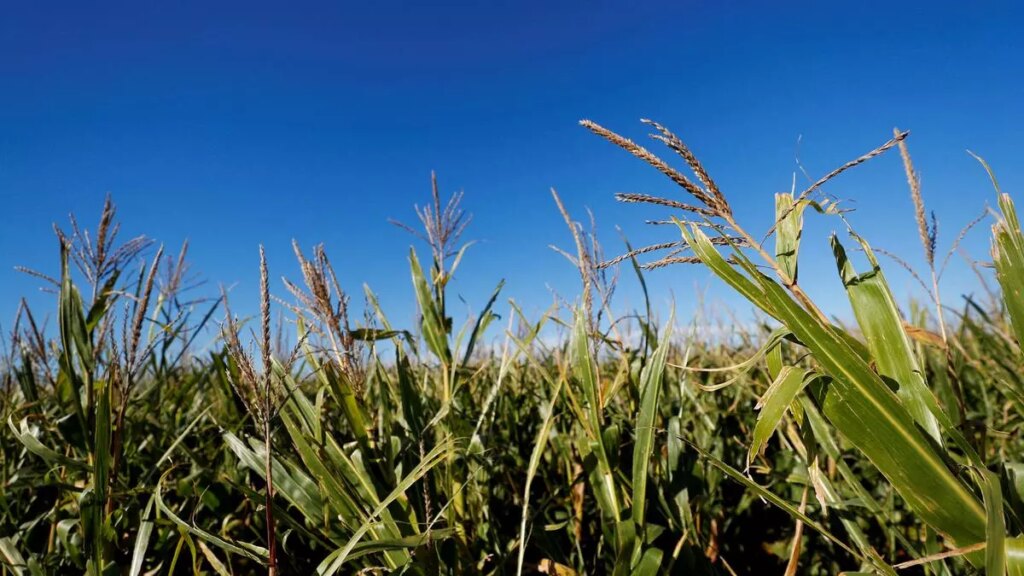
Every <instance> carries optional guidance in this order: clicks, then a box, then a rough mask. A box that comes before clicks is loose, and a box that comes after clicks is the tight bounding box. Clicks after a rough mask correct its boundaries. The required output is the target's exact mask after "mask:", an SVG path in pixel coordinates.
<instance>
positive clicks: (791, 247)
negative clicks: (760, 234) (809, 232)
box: [775, 193, 807, 282]
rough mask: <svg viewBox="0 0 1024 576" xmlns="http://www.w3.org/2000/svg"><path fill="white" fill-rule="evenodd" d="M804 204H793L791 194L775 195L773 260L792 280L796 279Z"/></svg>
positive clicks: (805, 204)
mask: <svg viewBox="0 0 1024 576" xmlns="http://www.w3.org/2000/svg"><path fill="white" fill-rule="evenodd" d="M806 206H807V203H806V202H800V203H798V204H797V205H796V206H794V205H793V195H792V194H789V193H786V194H776V195H775V218H776V223H775V260H776V261H778V263H779V267H781V268H782V270H783V271H784V272H785V273H786V276H789V279H790V280H792V281H794V282H796V279H797V255H798V253H799V252H800V236H801V234H802V233H803V227H804V208H805V207H806Z"/></svg>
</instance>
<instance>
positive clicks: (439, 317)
mask: <svg viewBox="0 0 1024 576" xmlns="http://www.w3.org/2000/svg"><path fill="white" fill-rule="evenodd" d="M409 268H410V269H411V270H412V284H413V288H414V289H415V292H416V303H417V305H418V306H419V309H420V315H421V316H422V323H421V327H422V329H423V339H424V340H425V341H426V343H427V347H428V348H430V351H431V352H433V353H434V355H435V356H437V358H438V359H439V360H441V362H442V363H443V364H444V365H445V366H450V365H451V362H452V354H451V350H450V349H449V348H448V327H447V322H446V320H445V318H444V313H443V312H442V311H441V310H440V309H438V307H437V303H436V301H435V300H434V296H433V292H432V291H431V290H430V284H429V283H428V282H427V278H426V276H424V275H423V268H422V267H421V266H420V261H419V259H418V258H417V257H416V251H415V250H412V249H410V250H409Z"/></svg>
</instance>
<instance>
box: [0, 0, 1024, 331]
mask: <svg viewBox="0 0 1024 576" xmlns="http://www.w3.org/2000/svg"><path fill="white" fill-rule="evenodd" d="M101 4H102V6H98V5H95V4H93V3H80V2H76V3H71V2H10V3H7V4H6V5H5V6H4V7H3V8H2V13H0V206H2V213H3V225H2V226H0V307H2V309H3V310H6V311H7V312H4V313H3V314H2V315H0V322H2V323H3V324H4V325H9V318H10V317H11V316H12V315H13V312H14V308H15V304H16V301H17V298H18V297H19V296H21V295H23V294H28V295H33V301H34V302H38V303H39V306H44V305H46V303H47V299H46V297H44V296H40V295H39V294H38V292H37V290H36V289H37V287H38V285H39V282H38V281H36V280H35V279H32V278H28V277H24V276H22V275H20V274H18V273H16V272H14V271H13V267H14V266H15V265H17V264H24V265H29V266H32V267H36V268H39V269H42V270H44V271H47V272H51V273H53V272H55V271H56V268H57V258H56V242H55V241H53V240H52V233H51V231H50V223H51V222H54V221H57V222H60V223H66V221H67V220H66V215H67V213H68V212H71V211H74V212H75V213H77V214H79V215H80V217H81V219H82V220H84V221H86V222H87V223H89V225H90V226H92V225H94V222H95V219H96V217H97V213H98V210H99V206H100V204H101V202H102V198H103V196H104V195H105V194H106V193H107V192H112V193H113V195H114V197H115V199H116V201H117V202H118V205H119V207H120V215H121V217H122V219H123V221H124V232H123V234H124V236H125V237H128V236H129V235H131V234H136V233H145V234H147V235H149V236H151V237H153V238H155V239H157V240H159V241H161V242H165V243H166V244H168V246H169V247H174V248H176V247H177V246H178V245H179V244H180V243H181V241H182V240H183V239H185V238H189V239H190V241H191V243H192V249H193V251H192V255H193V261H194V266H195V269H196V270H197V271H199V272H200V273H202V275H203V276H205V277H206V278H207V279H209V280H210V284H209V285H208V286H207V287H206V288H205V290H207V291H208V292H210V293H215V292H216V286H217V284H218V283H225V284H232V283H237V288H236V293H237V295H238V297H237V299H238V307H242V308H245V307H251V305H252V303H254V302H255V291H256V279H257V246H258V244H259V243H261V242H262V243H264V244H266V246H267V250H268V255H269V258H270V264H271V268H272V274H273V275H275V276H279V275H281V274H284V275H290V276H292V277H294V276H295V273H296V269H295V266H294V263H293V258H292V256H291V252H290V244H289V242H290V240H291V239H292V238H296V239H298V240H299V241H300V242H301V243H302V244H303V245H304V246H307V247H309V246H311V245H312V244H314V243H316V242H321V241H322V242H325V243H326V245H327V248H328V251H329V253H330V254H331V255H332V256H333V259H334V262H335V266H336V267H337V268H338V269H339V272H340V274H341V276H342V278H343V281H344V283H345V284H346V286H347V287H348V288H349V289H350V290H352V291H354V292H357V293H358V292H359V291H360V287H361V284H362V283H363V282H367V283H369V284H370V285H371V286H372V287H373V288H374V289H375V290H376V291H377V292H378V293H379V294H380V296H381V298H382V300H383V303H384V305H385V307H386V308H387V309H388V310H389V311H390V312H391V313H392V315H393V316H394V320H395V321H396V322H397V323H399V324H404V325H409V323H410V320H411V319H412V317H413V310H412V303H413V300H412V292H411V290H410V288H409V280H408V268H407V264H406V261H405V258H406V252H407V249H408V246H409V244H410V243H411V241H412V239H411V237H410V236H408V235H406V234H405V233H403V232H402V231H400V230H398V229H397V228H394V227H393V226H390V225H389V224H387V222H386V221H387V219H388V218H389V217H393V218H398V219H402V220H405V221H412V220H414V218H415V217H414V215H413V212H412V206H413V204H415V203H417V202H420V203H422V202H423V201H425V200H426V199H427V198H428V194H429V174H430V171H431V170H436V171H437V172H438V174H439V177H440V181H441V185H442V188H443V190H444V192H446V193H447V192H451V191H454V190H458V189H463V190H465V192H466V198H465V205H466V208H467V209H468V210H469V211H471V212H473V213H474V214H475V220H474V222H473V224H472V226H471V227H470V229H469V231H468V233H467V238H470V239H476V240H479V241H480V242H479V244H478V245H477V246H475V247H474V248H472V249H471V251H470V253H469V255H468V257H467V260H466V264H465V270H464V272H465V275H464V276H463V280H462V281H461V282H460V283H459V284H458V285H457V286H456V288H457V290H458V292H459V293H460V294H463V295H464V296H465V297H466V298H467V300H468V301H469V303H470V304H471V305H472V306H473V307H474V308H476V307H478V306H479V305H480V304H482V303H483V301H484V300H485V299H486V297H487V295H488V294H489V292H490V289H491V287H493V285H494V284H495V283H496V282H497V281H498V280H499V279H501V278H503V277H505V278H507V279H508V285H507V289H506V293H505V294H506V295H507V296H514V297H516V298H517V299H519V300H521V301H523V302H524V303H525V304H526V306H527V308H528V309H532V310H539V309H542V308H543V307H544V306H545V305H546V304H547V303H548V302H550V296H549V292H548V289H549V288H548V287H552V288H554V289H556V290H558V291H559V292H561V293H563V294H566V295H570V296H571V295H574V294H576V293H577V285H576V279H575V276H574V273H573V271H572V269H571V268H570V267H569V266H568V264H566V263H565V262H564V261H563V260H562V259H561V257H560V256H558V255H557V254H555V253H554V252H552V251H551V250H550V249H549V248H548V247H547V246H548V244H551V243H556V244H560V245H563V246H568V245H569V244H570V240H569V238H568V236H567V233H566V231H565V229H564V227H563V226H562V225H561V223H560V219H559V216H558V213H557V212H556V210H555V208H554V206H553V204H552V202H551V199H550V196H549V192H548V189H549V187H552V186H553V187H556V188H557V189H558V190H559V191H560V193H561V194H562V195H563V196H564V198H565V200H566V202H567V204H568V205H569V207H570V209H571V210H572V211H573V212H574V213H575V214H576V215H577V216H579V217H583V216H584V215H585V213H584V208H585V207H588V206H589V207H591V208H592V209H593V210H594V212H595V214H596V217H597V220H598V223H599V226H600V227H601V231H602V232H603V237H604V241H605V243H606V244H607V245H608V248H609V251H610V252H618V250H619V245H618V243H617V235H616V233H615V230H614V227H615V226H616V225H620V226H622V227H623V228H624V229H625V230H626V232H627V233H628V234H629V235H630V237H631V238H632V239H633V241H634V242H635V243H641V242H644V241H656V240H664V239H672V238H674V236H673V235H672V234H671V232H670V231H669V230H667V229H657V230H651V229H648V228H646V227H644V225H643V224H642V220H643V219H644V218H646V217H650V216H651V215H652V214H655V213H652V212H651V211H649V210H643V209H638V208H636V207H631V206H622V205H617V204H616V203H615V202H614V200H613V198H612V195H613V193H615V192H617V191H637V192H647V193H653V194H662V195H678V194H679V191H678V190H677V189H675V188H673V187H672V185H671V184H670V183H669V182H668V181H667V180H665V179H664V178H662V177H661V176H660V175H658V174H657V173H655V172H654V171H653V170H651V169H650V168H648V167H646V166H644V165H643V164H641V163H640V162H638V161H636V160H634V159H632V158H631V157H629V156H628V155H626V154H625V153H623V152H621V151H619V150H617V149H614V148H613V147H612V146H611V145H609V144H607V143H605V142H604V141H602V140H600V139H598V138H597V137H594V136H592V135H590V134H589V133H587V132H586V131H584V130H583V129H582V128H580V127H579V126H578V125H577V121H578V120H579V119H581V118H591V119H593V120H595V121H598V122H600V123H602V124H604V125H606V126H608V127H610V128H613V129H616V130H619V131H621V132H623V133H626V134H627V135H630V136H632V137H634V138H638V139H643V138H644V134H645V130H644V129H643V127H642V126H641V125H639V124H638V123H637V120H638V119H639V118H641V117H650V118H654V119H656V120H659V121H660V122H662V123H664V124H666V125H668V126H670V127H672V128H673V129H674V130H676V131H677V132H678V133H679V134H680V135H681V136H683V138H684V139H685V140H687V141H688V142H689V143H690V145H691V146H692V147H693V148H694V150H695V151H696V152H697V154H698V155H699V156H700V157H701V158H702V159H703V160H704V162H705V164H706V166H707V167H708V169H709V170H710V171H711V173H712V174H713V175H714V176H715V177H716V179H717V180H718V182H719V184H720V185H721V187H722V188H723V189H724V190H725V191H726V193H727V194H728V195H729V196H730V197H731V198H732V199H733V202H734V203H735V204H737V205H738V206H739V215H740V217H741V218H742V219H744V220H745V221H746V222H748V223H750V224H751V228H753V229H763V227H766V226H767V223H768V220H769V218H770V214H771V209H772V208H771V207H772V193H774V192H777V191H785V190H788V189H789V187H790V182H791V177H792V174H793V171H794V169H795V164H794V152H795V149H796V142H797V138H798V136H801V135H802V144H801V152H800V155H801V158H802V160H803V162H804V164H805V165H806V166H807V168H808V170H809V171H810V172H811V174H812V175H813V176H814V177H817V176H819V175H821V174H823V173H825V172H827V171H828V170H830V169H832V168H833V167H835V166H837V165H839V164H841V163H842V162H844V161H846V160H848V159H851V158H853V157H855V156H857V155H859V154H861V153H863V152H865V151H867V150H869V149H871V148H873V147H874V146H876V145H878V144H880V143H881V142H883V141H884V140H885V139H887V138H888V137H889V135H890V133H891V130H892V128H893V127H894V126H899V127H901V128H907V129H910V130H912V131H913V135H912V137H911V140H910V146H911V152H912V153H913V155H914V158H915V160H916V163H917V166H918V169H919V170H920V172H921V174H922V177H923V183H924V193H925V196H926V200H927V201H928V203H929V205H930V207H931V208H933V209H934V210H935V211H936V213H937V215H938V217H939V220H940V227H941V237H940V249H944V247H947V246H948V245H949V243H950V242H951V241H952V239H953V237H954V236H955V235H956V232H957V231H958V230H959V228H960V227H961V226H962V225H963V224H964V223H965V222H967V221H968V220H970V219H971V218H972V217H973V216H974V215H975V214H977V213H978V212H979V211H980V210H981V209H982V208H983V206H984V204H985V202H987V201H988V202H990V201H991V200H992V199H993V198H994V193H993V192H992V191H991V188H990V187H989V185H988V183H987V180H986V178H985V177H984V174H983V173H982V172H981V170H980V168H979V167H978V166H977V164H976V163H975V162H974V161H973V160H972V159H971V158H970V157H969V156H968V155H967V154H966V153H965V152H964V150H965V149H966V148H970V149H972V150H974V151H976V152H978V153H980V154H982V155H983V156H985V157H986V158H987V159H988V160H989V161H990V163H991V164H992V165H993V166H994V168H995V169H996V170H997V172H998V174H999V176H1000V177H1001V180H1002V182H1003V184H1004V187H1005V188H1006V189H1007V190H1009V191H1011V192H1014V191H1019V190H1020V189H1021V183H1022V182H1024V168H1022V165H1021V162H1020V142H1021V139H1022V137H1024V113H1022V106H1021V103H1022V102H1024V78H1022V76H1021V71H1022V69H1024V66H1022V65H1024V46H1022V43H1021V39H1020V38H1021V35H1020V31H1021V30H1022V29H1024V26H1022V25H1024V14H1022V13H1021V9H1020V8H1018V7H1016V6H1015V5H1014V3H1008V2H1007V3H985V4H979V5H978V6H976V7H971V6H969V5H967V4H965V3H962V2H957V3H948V2H908V3H896V2H870V1H869V2H857V3H848V4H843V5H841V4H840V3H834V2H792V3H791V2H785V3H776V2H773V3H768V2H674V3H666V4H665V5H657V4H658V3H655V2H650V3H647V2H638V3H626V2H586V3H563V2H501V3H495V2H490V3H485V2H473V3H469V2H467V3H464V4H460V3H446V4H444V5H435V6H425V5H411V4H410V5H406V4H402V3H393V2H380V3H377V2H359V3H356V2H316V3H314V2H299V3H287V4H286V3H274V4H271V3H265V2H256V1H251V0H250V1H247V2H197V1H179V2H162V3H150V2H106V3H101ZM666 156H668V155H666ZM801 178H802V177H801ZM801 182H802V179H801ZM828 190H829V192H831V193H833V194H836V195H838V196H842V197H846V198H851V199H854V200H856V203H855V204H852V206H856V207H858V212H857V213H856V214H854V215H853V217H852V219H853V222H854V224H855V225H856V226H858V229H859V231H860V232H862V233H863V234H864V235H866V236H867V237H868V238H869V239H870V240H871V241H872V242H873V244H875V245H877V246H881V247H885V248H887V249H890V250H893V251H896V252H899V253H901V254H903V255H905V256H906V257H907V258H908V259H909V260H910V261H911V262H913V263H915V264H916V263H919V262H920V261H921V258H920V257H919V254H920V248H919V246H918V245H917V240H916V231H915V229H914V226H913V220H912V208H911V204H910V201H909V199H908V197H907V192H906V184H905V181H904V178H903V175H902V169H901V167H900V163H899V161H898V156H896V155H895V154H893V155H891V156H886V157H883V158H881V159H879V160H876V161H875V162H872V163H871V164H868V165H867V166H865V167H863V168H862V169H860V170H859V171H857V172H856V173H853V174H850V175H849V176H844V177H843V178H842V179H839V180H837V181H835V182H834V183H833V184H832V185H831V186H830V187H829V188H828ZM1019 200H1020V201H1022V202H1024V200H1021V199H1020V198H1019ZM837 224H838V223H837V222H835V221H824V222H823V221H821V220H820V219H817V220H815V221H814V222H813V223H812V224H811V225H810V227H809V229H808V231H807V233H806V234H805V249H806V253H805V255H804V256H805V258H804V262H803V274H802V275H803V278H804V283H805V284H806V285H807V286H808V287H809V289H810V291H811V292H812V294H815V295H818V296H819V297H821V298H823V299H825V300H826V302H829V304H827V306H835V309H836V310H837V311H839V312H837V313H841V309H842V306H841V302H842V294H841V291H840V288H839V285H838V281H837V280H836V275H835V270H834V265H833V263H832V261H831V257H830V255H829V252H828V245H827V238H826V234H827V233H828V232H829V231H830V230H832V229H834V228H835V227H836V226H837ZM987 245H988V241H987V229H980V230H979V231H978V232H976V233H975V234H974V235H973V236H972V238H971V239H970V240H969V241H968V243H967V247H968V248H969V249H970V250H971V251H972V252H973V253H974V254H975V255H976V256H978V257H983V256H985V255H986V253H987ZM892 275H893V276H895V277H897V281H896V284H897V290H898V292H899V293H900V294H899V295H900V296H901V297H902V296H906V295H909V294H910V293H911V286H910V285H909V284H907V283H906V282H905V278H903V276H902V275H900V274H899V273H897V272H896V271H893V272H892ZM708 279H709V275H708V273H707V272H706V271H704V270H701V269H699V268H690V269H685V268H675V269H671V270H667V271H664V272H661V273H657V274H652V275H651V277H650V284H651V287H652V290H654V291H655V296H656V298H657V299H658V300H659V301H662V302H664V301H665V300H667V298H668V295H669V293H670V290H671V291H673V292H674V293H675V295H676V296H677V298H678V299H679V300H680V301H681V302H684V303H689V302H692V300H693V294H694V286H695V285H702V284H704V283H706V282H707V281H708ZM971 285H972V282H971V281H970V279H968V278H966V277H964V278H963V279H959V278H957V277H956V276H955V275H951V276H950V277H949V279H948V282H947V290H948V291H951V292H958V291H961V290H966V289H969V288H970V286H971ZM711 286H712V289H713V291H717V292H720V293H721V296H720V297H721V298H722V299H725V300H726V301H727V302H735V300H734V299H730V298H729V297H727V296H726V295H725V293H724V291H722V290H720V286H719V285H718V284H711ZM274 290H275V292H277V293H283V290H282V289H281V287H280V285H279V284H275V287H274ZM638 303H639V302H638V300H637V299H636V290H635V287H634V284H633V282H632V279H631V277H629V276H625V275H624V283H623V287H622V300H621V301H620V304H621V305H622V306H631V305H637V304H638ZM502 308H504V307H503V306H502ZM250 309H251V308H250Z"/></svg>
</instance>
